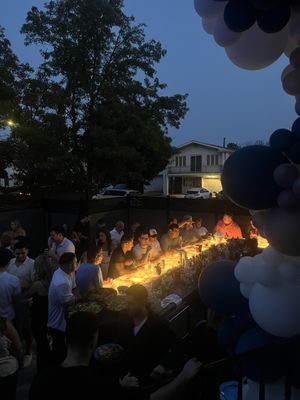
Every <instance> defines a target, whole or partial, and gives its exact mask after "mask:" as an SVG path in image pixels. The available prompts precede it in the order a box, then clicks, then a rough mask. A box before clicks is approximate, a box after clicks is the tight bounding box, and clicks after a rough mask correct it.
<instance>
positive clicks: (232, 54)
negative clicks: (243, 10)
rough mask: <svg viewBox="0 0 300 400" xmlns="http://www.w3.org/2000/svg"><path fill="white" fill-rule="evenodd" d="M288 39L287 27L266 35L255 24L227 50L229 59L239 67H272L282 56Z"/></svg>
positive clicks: (255, 68) (251, 68)
mask: <svg viewBox="0 0 300 400" xmlns="http://www.w3.org/2000/svg"><path fill="white" fill-rule="evenodd" d="M287 38H288V29H287V27H285V28H283V29H282V30H281V31H279V32H276V33H265V32H263V31H262V30H261V29H260V28H259V27H258V25H257V23H255V24H254V25H253V26H252V27H251V28H250V29H248V30H247V31H245V32H243V33H242V36H241V38H240V40H239V41H238V42H237V43H235V44H233V45H231V46H229V47H226V49H225V50H226V54H227V56H228V57H229V59H230V60H231V61H232V62H233V63H234V64H235V65H237V66H238V67H240V68H244V69H248V70H257V69H262V68H265V67H267V66H268V65H271V64H272V63H273V62H274V61H276V60H277V59H278V58H279V57H280V56H281V54H282V53H283V51H284V49H285V47H286V44H287Z"/></svg>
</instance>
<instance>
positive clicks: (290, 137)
mask: <svg viewBox="0 0 300 400" xmlns="http://www.w3.org/2000/svg"><path fill="white" fill-rule="evenodd" d="M294 142H295V135H294V134H293V133H292V132H291V131H289V130H288V129H277V130H276V131H274V132H273V133H272V135H271V136H270V146H271V147H272V148H273V149H275V150H278V151H287V150H288V149H290V148H291V147H292V146H293V144H294Z"/></svg>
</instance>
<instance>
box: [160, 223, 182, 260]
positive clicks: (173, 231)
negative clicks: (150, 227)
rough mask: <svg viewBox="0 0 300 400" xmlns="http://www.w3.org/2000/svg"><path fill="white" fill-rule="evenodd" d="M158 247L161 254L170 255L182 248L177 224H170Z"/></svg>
mask: <svg viewBox="0 0 300 400" xmlns="http://www.w3.org/2000/svg"><path fill="white" fill-rule="evenodd" d="M160 246H161V249H162V251H163V253H170V252H173V251H175V250H178V249H180V248H181V246H182V237H181V236H180V233H179V226H178V224H171V225H170V226H169V230H168V232H167V233H165V234H164V235H163V236H162V237H161V239H160Z"/></svg>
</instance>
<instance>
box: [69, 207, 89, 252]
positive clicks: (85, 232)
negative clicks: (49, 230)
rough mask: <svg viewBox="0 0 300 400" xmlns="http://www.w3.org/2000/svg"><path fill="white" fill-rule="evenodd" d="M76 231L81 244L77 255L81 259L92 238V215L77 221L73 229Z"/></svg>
mask: <svg viewBox="0 0 300 400" xmlns="http://www.w3.org/2000/svg"><path fill="white" fill-rule="evenodd" d="M73 231H74V232H76V234H77V236H78V239H79V244H78V246H77V257H78V259H80V257H81V255H82V253H83V252H84V251H86V250H87V248H88V245H89V240H90V217H89V216H88V215H85V216H83V217H82V218H81V219H79V220H78V221H77V223H76V224H75V226H74V229H73Z"/></svg>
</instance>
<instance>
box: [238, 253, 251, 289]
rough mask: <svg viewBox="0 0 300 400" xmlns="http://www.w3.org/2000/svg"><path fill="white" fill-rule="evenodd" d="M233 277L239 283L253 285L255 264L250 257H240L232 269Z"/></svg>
mask: <svg viewBox="0 0 300 400" xmlns="http://www.w3.org/2000/svg"><path fill="white" fill-rule="evenodd" d="M234 276H235V277H236V279H237V280H238V281H239V282H241V283H247V284H250V285H251V284H253V283H255V279H256V273H255V263H254V262H253V258H252V257H242V258H241V259H240V260H239V262H238V263H237V265H236V266H235V268H234Z"/></svg>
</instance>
